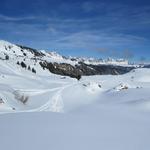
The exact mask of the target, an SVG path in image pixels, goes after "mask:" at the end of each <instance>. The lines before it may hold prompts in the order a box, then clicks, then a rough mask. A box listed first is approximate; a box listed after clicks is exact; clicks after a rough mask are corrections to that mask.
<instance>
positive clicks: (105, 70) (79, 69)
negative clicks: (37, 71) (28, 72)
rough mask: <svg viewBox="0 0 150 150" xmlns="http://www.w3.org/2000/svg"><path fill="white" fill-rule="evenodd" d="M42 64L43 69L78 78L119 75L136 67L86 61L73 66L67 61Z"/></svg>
mask: <svg viewBox="0 0 150 150" xmlns="http://www.w3.org/2000/svg"><path fill="white" fill-rule="evenodd" d="M40 65H41V67H42V68H43V69H45V68H46V69H48V70H49V71H50V72H52V73H54V74H59V75H63V76H70V77H72V78H77V79H78V80H79V79H80V78H81V76H82V75H84V76H89V75H119V74H125V73H127V72H129V71H131V70H132V69H134V67H123V66H113V65H87V64H84V63H79V64H78V65H75V66H72V65H70V64H66V63H60V64H59V63H56V62H55V63H48V62H46V61H44V62H40Z"/></svg>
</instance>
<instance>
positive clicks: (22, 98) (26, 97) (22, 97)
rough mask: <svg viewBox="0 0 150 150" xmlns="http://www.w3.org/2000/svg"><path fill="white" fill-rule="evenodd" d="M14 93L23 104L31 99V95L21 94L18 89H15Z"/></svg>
mask: <svg viewBox="0 0 150 150" xmlns="http://www.w3.org/2000/svg"><path fill="white" fill-rule="evenodd" d="M14 95H15V99H17V100H18V101H20V102H21V103H23V104H26V103H27V101H28V100H29V96H25V95H24V94H21V93H19V92H18V91H15V92H14Z"/></svg>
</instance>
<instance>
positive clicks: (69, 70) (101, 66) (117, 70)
mask: <svg viewBox="0 0 150 150" xmlns="http://www.w3.org/2000/svg"><path fill="white" fill-rule="evenodd" d="M0 59H1V60H3V61H7V63H10V65H13V66H14V67H15V66H16V67H15V69H16V68H18V66H21V67H22V68H24V69H27V70H28V71H32V72H33V73H37V74H43V73H44V72H45V71H44V70H47V71H48V72H50V73H54V74H59V75H64V76H70V77H73V78H77V79H79V78H80V77H81V76H82V75H99V74H100V75H102V74H114V75H116V74H124V73H127V72H129V71H130V70H132V69H133V68H134V67H133V66H129V65H128V62H127V61H125V60H122V59H120V60H113V59H108V60H107V61H104V60H96V59H93V58H89V59H88V58H74V57H69V58H66V57H64V56H61V55H59V54H58V53H56V52H48V51H47V52H46V51H44V50H41V51H39V50H36V49H33V48H29V47H26V46H20V45H15V44H11V43H9V42H6V41H0Z"/></svg>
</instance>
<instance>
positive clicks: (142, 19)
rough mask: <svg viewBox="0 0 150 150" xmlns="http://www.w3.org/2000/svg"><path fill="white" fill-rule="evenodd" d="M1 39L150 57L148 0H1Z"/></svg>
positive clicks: (67, 51) (66, 50)
mask: <svg viewBox="0 0 150 150" xmlns="http://www.w3.org/2000/svg"><path fill="white" fill-rule="evenodd" d="M0 39H3V40H7V41H10V42H14V43H18V44H23V45H27V46H31V47H33V48H38V49H48V50H56V51H57V52H59V53H61V54H64V55H73V56H87V57H97V58H101V57H114V58H119V57H122V58H128V59H133V60H140V59H142V60H147V61H150V1H149V0H140V1H138V0H92V1H85V0H80V1H77V0H68V1H67V0H64V1H62V0H30V1H29V0H1V2H0Z"/></svg>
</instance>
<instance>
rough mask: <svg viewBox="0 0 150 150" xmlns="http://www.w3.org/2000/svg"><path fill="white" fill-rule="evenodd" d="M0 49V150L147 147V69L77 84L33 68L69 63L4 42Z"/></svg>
mask: <svg viewBox="0 0 150 150" xmlns="http://www.w3.org/2000/svg"><path fill="white" fill-rule="evenodd" d="M0 45H1V47H0V58H1V59H0V114H1V115H0V129H1V134H0V141H1V149H3V150H10V149H11V150H20V149H21V150H32V149H35V150H41V149H44V150H49V149H53V150H60V149H63V150H70V149H71V150H77V149H78V150H84V149H85V150H91V149H94V150H99V149H102V150H109V149H111V150H149V149H150V143H149V139H150V134H149V130H150V120H149V113H150V94H149V91H150V69H146V68H139V69H134V70H132V71H130V72H129V73H127V74H124V75H116V76H113V75H95V76H83V77H82V78H81V79H80V80H79V81H78V80H77V79H75V78H70V77H68V76H61V75H56V74H52V73H50V72H49V70H47V69H45V70H44V69H43V68H41V66H40V64H39V62H40V61H41V59H42V60H43V59H45V60H47V59H48V60H49V61H58V60H59V61H60V62H63V61H64V62H65V61H67V62H68V63H69V61H71V59H70V60H67V59H66V58H64V57H61V56H60V55H58V54H56V53H50V54H49V53H47V52H44V51H41V52H37V51H34V49H30V48H27V47H26V48H25V47H24V48H23V47H21V46H16V45H13V44H11V43H7V42H4V41H1V42H0ZM24 53H25V54H24ZM8 56H9V57H8ZM17 62H19V65H18V64H17ZM21 62H25V64H26V68H24V67H20V63H21ZM29 66H30V69H29V68H28V67H29ZM33 68H34V69H35V70H36V73H34V72H32V69H33ZM43 111H46V112H43ZM26 112H28V113H26ZM29 112H30V113H29ZM31 112H32V113H31ZM54 112H57V113H54Z"/></svg>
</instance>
